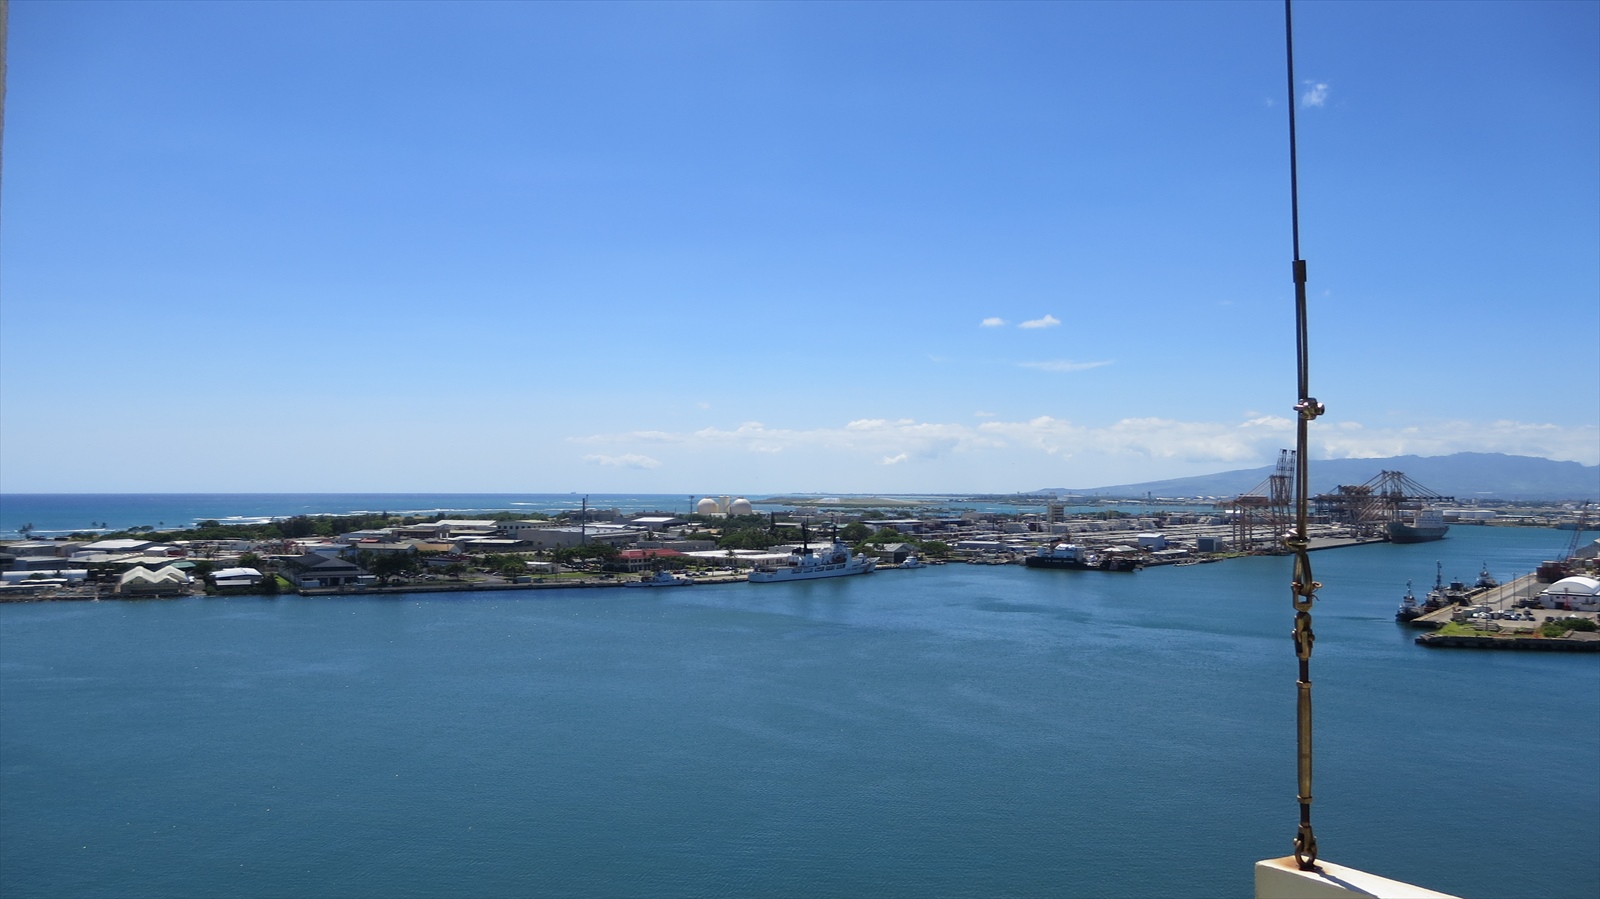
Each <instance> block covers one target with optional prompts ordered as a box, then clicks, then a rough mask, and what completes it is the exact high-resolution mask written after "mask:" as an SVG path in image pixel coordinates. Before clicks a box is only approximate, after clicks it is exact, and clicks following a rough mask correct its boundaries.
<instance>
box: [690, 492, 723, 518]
mask: <svg viewBox="0 0 1600 899" xmlns="http://www.w3.org/2000/svg"><path fill="white" fill-rule="evenodd" d="M694 511H695V512H696V513H697V514H700V515H716V514H717V513H719V512H721V511H722V509H721V508H720V507H719V506H718V505H717V501H716V500H714V499H712V498H711V497H709V496H708V497H706V498H705V499H703V500H701V501H699V502H697V503H695V504H694Z"/></svg>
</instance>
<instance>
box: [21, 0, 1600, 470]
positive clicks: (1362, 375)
mask: <svg viewBox="0 0 1600 899" xmlns="http://www.w3.org/2000/svg"><path fill="white" fill-rule="evenodd" d="M1295 23H1296V57H1297V58H1296V68H1297V76H1298V77H1299V80H1300V82H1301V83H1300V84H1298V85H1297V86H1296V90H1295V93H1296V101H1295V102H1296V103H1297V104H1298V110H1299V120H1300V151H1301V153H1300V171H1301V211H1302V253H1303V255H1304V256H1305V257H1306V258H1307V259H1308V260H1309V266H1310V288H1311V298H1312V304H1313V305H1312V312H1311V325H1312V343H1311V350H1312V365H1313V367H1312V385H1313V393H1314V394H1315V395H1317V396H1318V397H1319V398H1320V399H1322V400H1323V401H1324V402H1325V403H1327V405H1328V407H1329V414H1328V415H1327V416H1325V417H1324V418H1322V419H1320V420H1318V421H1317V422H1316V423H1315V424H1314V426H1313V435H1312V446H1313V451H1312V457H1313V458H1314V459H1315V458H1334V457H1336V458H1343V457H1351V456H1355V457H1362V456H1388V455H1394V454H1403V453H1418V454H1422V455H1436V454H1443V453H1450V452H1456V451H1463V450H1467V451H1484V452H1507V453H1518V454H1526V455H1534V456H1544V457H1548V458H1552V459H1562V460H1576V461H1579V462H1583V463H1585V464H1590V465H1592V464H1596V463H1597V462H1600V429H1597V425H1600V351H1597V349H1596V348H1597V346H1600V163H1597V160H1600V4H1595V3H1583V2H1567V3H1538V2H1516V3H1454V4H1436V3H1383V4H1376V3H1312V2H1302V3H1299V4H1297V5H1296V9H1295ZM1286 94H1287V87H1286V84H1285V76H1284V72H1283V24H1282V9H1281V7H1280V6H1278V5H1276V4H1273V3H1264V2H1263V3H1214V4H1213V3H1146V4H1141V3H1109V4H1095V3H1067V4H1048V3H1022V4H1004V3H983V4H955V3H945V4H912V3H884V4H846V3H832V4H809V3H798V4H786V3H773V4H760V3H716V4H671V3H648V4H557V3H550V4H513V3H490V4H470V3H448V4H430V3H420V2H419V3H407V4H384V3H337V4H317V3H211V4H201V3H139V2H117V3H95V2H82V3H57V2H36V0H15V2H13V3H12V5H11V39H10V60H9V82H8V88H7V96H6V100H7V105H6V117H5V135H4V138H5V144H4V153H5V155H4V183H3V193H0V215H3V224H4V229H3V232H0V254H3V256H0V258H3V262H4V265H3V269H0V490H4V491H8V492H26V491H118V490H125V491H288V490H310V491H315V490H327V491H367V490H373V491H378V490H393V491H413V490H443V491H474V490H481V491H518V490H526V491H565V490H592V491H602V492H605V491H646V492H679V493H682V492H696V491H697V492H701V493H707V492H726V491H746V492H761V491H768V492H783V491H826V492H832V491H840V492H951V491H977V490H991V491H1011V490H1030V489H1035V488H1040V487H1055V486H1066V487H1092V486H1097V485H1102V484H1112V483H1123V482H1130V481H1140V480H1150V479H1156V478H1168V477H1181V476H1184V475H1190V474H1201V473H1207V472H1212V471H1220V470H1226V469H1233V468H1244V467H1250V466H1255V465H1264V464H1268V463H1270V462H1271V461H1272V460H1273V459H1274V458H1275V457H1276V455H1277V451H1278V449H1279V448H1280V447H1287V446H1290V445H1291V444H1292V441H1293V436H1292V423H1291V419H1290V416H1291V415H1292V412H1291V407H1292V405H1293V404H1294V401H1295V395H1294V393H1295V389H1294V371H1293V362H1294V354H1293V331H1292V328H1293V306H1292V299H1293V288H1292V283H1291V282H1290V279H1289V260H1290V258H1291V248H1290V243H1289V220H1288V207H1289V203H1288V187H1287V183H1288V165H1287V138H1286V132H1287V124H1286V110H1285V106H1286V103H1287V96H1286Z"/></svg>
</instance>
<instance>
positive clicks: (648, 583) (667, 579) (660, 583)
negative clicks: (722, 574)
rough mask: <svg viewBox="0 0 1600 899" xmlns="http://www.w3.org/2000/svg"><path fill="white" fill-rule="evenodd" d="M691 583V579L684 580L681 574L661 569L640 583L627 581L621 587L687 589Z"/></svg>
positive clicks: (692, 581)
mask: <svg viewBox="0 0 1600 899" xmlns="http://www.w3.org/2000/svg"><path fill="white" fill-rule="evenodd" d="M693 583H694V580H693V579H692V578H686V577H684V576H683V575H681V574H673V573H672V572H670V571H667V570H665V569H662V570H658V571H657V572H656V573H655V574H653V575H651V576H650V577H647V578H645V579H644V580H642V581H628V582H627V583H625V584H623V585H622V586H624V587H687V586H689V585H690V584H693Z"/></svg>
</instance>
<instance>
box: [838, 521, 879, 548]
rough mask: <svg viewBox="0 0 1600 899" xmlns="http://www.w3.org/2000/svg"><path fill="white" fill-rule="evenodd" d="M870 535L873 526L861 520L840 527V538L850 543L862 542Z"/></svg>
mask: <svg viewBox="0 0 1600 899" xmlns="http://www.w3.org/2000/svg"><path fill="white" fill-rule="evenodd" d="M870 536H872V528H869V527H867V526H866V525H864V524H862V523H861V522H859V521H856V522H851V523H850V524H847V525H845V526H844V527H842V528H840V529H839V539H840V540H843V541H844V542H846V543H849V544H856V543H861V542H863V541H865V540H866V539H867V538H868V537H870Z"/></svg>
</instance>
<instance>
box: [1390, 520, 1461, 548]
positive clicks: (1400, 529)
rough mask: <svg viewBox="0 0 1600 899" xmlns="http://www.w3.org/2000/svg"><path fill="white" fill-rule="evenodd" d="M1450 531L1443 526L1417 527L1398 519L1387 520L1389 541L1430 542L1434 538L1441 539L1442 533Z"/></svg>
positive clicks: (1442, 537)
mask: <svg viewBox="0 0 1600 899" xmlns="http://www.w3.org/2000/svg"><path fill="white" fill-rule="evenodd" d="M1449 531H1450V528H1449V527H1448V526H1445V527H1417V526H1416V525H1410V524H1406V523H1404V522H1400V521H1391V522H1389V542H1390V543H1430V542H1432V541H1434V540H1443V539H1444V535H1445V534H1446V533H1448V532H1449Z"/></svg>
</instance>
